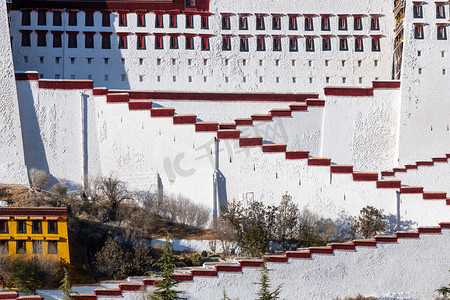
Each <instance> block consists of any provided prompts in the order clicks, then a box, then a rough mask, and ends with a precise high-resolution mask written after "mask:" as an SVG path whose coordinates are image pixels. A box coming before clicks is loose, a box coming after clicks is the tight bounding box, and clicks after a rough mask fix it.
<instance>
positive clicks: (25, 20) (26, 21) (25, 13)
mask: <svg viewBox="0 0 450 300" xmlns="http://www.w3.org/2000/svg"><path fill="white" fill-rule="evenodd" d="M30 25H31V11H29V10H22V26H30Z"/></svg>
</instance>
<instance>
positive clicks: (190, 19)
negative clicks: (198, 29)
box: [186, 15, 194, 28]
mask: <svg viewBox="0 0 450 300" xmlns="http://www.w3.org/2000/svg"><path fill="white" fill-rule="evenodd" d="M186 28H194V16H193V15H186Z"/></svg>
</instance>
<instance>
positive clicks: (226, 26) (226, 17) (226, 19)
mask: <svg viewBox="0 0 450 300" xmlns="http://www.w3.org/2000/svg"><path fill="white" fill-rule="evenodd" d="M221 15H222V30H230V29H231V23H230V16H231V13H222V14H221Z"/></svg>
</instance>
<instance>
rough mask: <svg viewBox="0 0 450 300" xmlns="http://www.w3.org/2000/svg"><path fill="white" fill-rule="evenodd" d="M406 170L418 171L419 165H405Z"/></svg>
mask: <svg viewBox="0 0 450 300" xmlns="http://www.w3.org/2000/svg"><path fill="white" fill-rule="evenodd" d="M405 169H406V170H417V165H405Z"/></svg>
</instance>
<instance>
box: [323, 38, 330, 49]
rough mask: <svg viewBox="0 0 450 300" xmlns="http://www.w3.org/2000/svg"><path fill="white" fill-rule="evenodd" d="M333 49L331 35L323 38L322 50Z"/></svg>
mask: <svg viewBox="0 0 450 300" xmlns="http://www.w3.org/2000/svg"><path fill="white" fill-rule="evenodd" d="M330 50H331V40H330V38H329V37H323V38H322V51H330Z"/></svg>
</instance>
